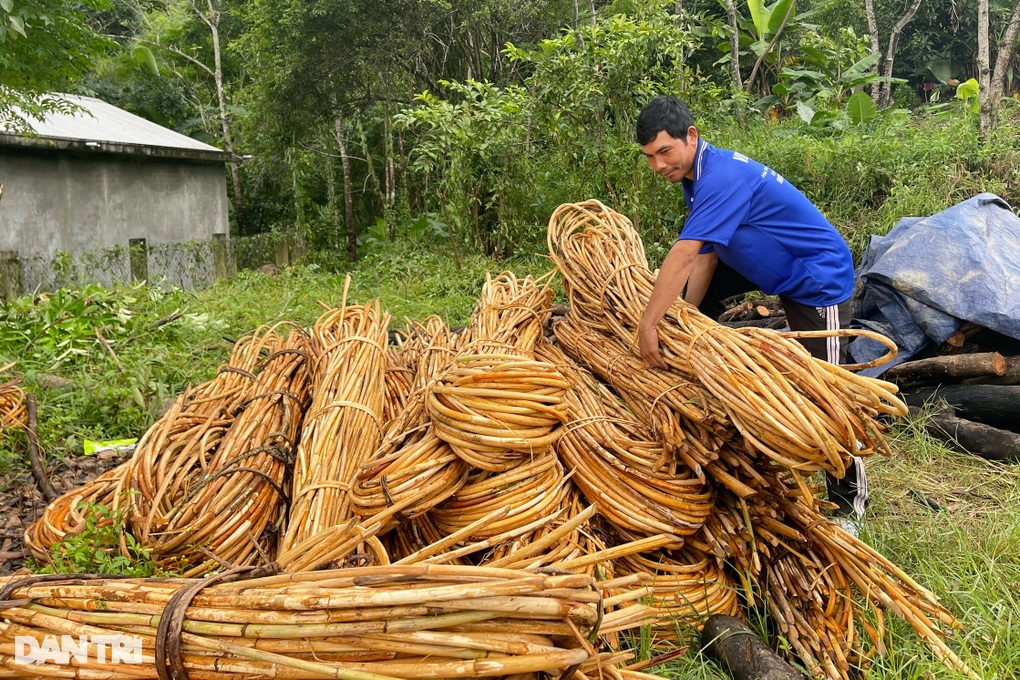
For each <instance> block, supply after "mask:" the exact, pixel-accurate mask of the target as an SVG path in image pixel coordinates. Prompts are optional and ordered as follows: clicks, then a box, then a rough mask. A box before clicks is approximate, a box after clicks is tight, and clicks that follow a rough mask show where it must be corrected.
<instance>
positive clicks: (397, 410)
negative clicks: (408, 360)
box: [383, 347, 414, 429]
mask: <svg viewBox="0 0 1020 680" xmlns="http://www.w3.org/2000/svg"><path fill="white" fill-rule="evenodd" d="M413 379H414V371H413V370H411V368H410V367H409V366H407V365H406V364H405V363H404V360H403V357H402V356H401V355H400V350H398V349H397V348H396V347H387V348H386V377H385V384H386V401H385V403H384V404H383V428H384V429H385V427H386V425H388V424H389V423H391V422H392V421H394V420H396V419H397V418H398V417H400V414H401V413H403V412H404V410H405V409H406V408H407V395H409V394H410V393H411V381H412V380H413Z"/></svg>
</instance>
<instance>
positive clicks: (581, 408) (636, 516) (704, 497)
mask: <svg viewBox="0 0 1020 680" xmlns="http://www.w3.org/2000/svg"><path fill="white" fill-rule="evenodd" d="M536 353H537V356H538V357H539V358H540V359H542V360H543V361H548V362H550V363H552V364H555V365H556V367H557V368H558V369H559V371H560V373H562V374H563V376H564V377H565V378H566V379H567V380H568V381H569V382H570V384H571V385H572V389H571V390H570V391H569V392H568V393H567V394H566V395H565V397H564V400H565V402H566V406H567V422H568V425H567V426H566V428H565V430H566V433H565V434H564V436H563V437H562V438H561V439H560V440H559V441H558V442H557V444H556V450H557V452H558V453H559V455H560V458H561V460H562V461H563V463H564V465H565V466H566V467H567V469H568V470H571V471H572V472H573V473H574V476H573V478H572V479H573V482H574V484H576V485H577V486H578V487H579V488H580V489H581V491H582V492H583V493H584V495H585V496H587V498H588V499H589V500H590V501H591V502H593V503H598V504H599V506H600V508H601V510H600V513H601V514H602V516H603V517H605V518H606V519H607V520H608V521H609V522H611V523H612V524H613V525H614V526H615V527H616V529H617V531H618V532H620V533H621V534H623V535H625V536H632V535H636V536H648V535H652V534H659V533H673V534H676V535H677V536H687V535H690V534H693V533H694V532H695V531H697V530H698V528H699V527H701V525H702V524H703V523H704V521H705V518H706V517H707V516H708V514H709V513H710V512H711V510H712V495H711V493H710V492H709V491H708V490H707V489H706V487H705V484H704V483H703V482H702V481H701V480H699V479H697V478H696V477H694V475H693V474H692V472H691V470H690V468H688V467H687V466H686V465H682V464H681V465H677V464H676V462H669V463H667V464H663V461H664V456H663V447H662V444H661V443H660V442H659V441H658V440H657V439H656V437H655V435H654V433H653V432H651V431H650V430H649V429H648V427H647V426H645V425H644V424H643V423H641V422H640V421H638V420H637V419H636V418H634V416H633V415H632V414H630V413H629V412H628V411H627V410H626V409H625V408H624V407H623V405H622V404H621V403H620V402H619V400H618V399H617V398H616V397H615V395H613V394H612V393H610V392H609V390H607V389H605V387H604V386H602V385H601V384H600V383H598V382H597V381H595V379H594V378H592V376H591V375H590V374H589V373H588V372H587V371H584V369H582V368H580V367H579V366H577V365H576V364H575V363H574V362H573V361H571V360H570V359H569V358H568V357H567V356H566V355H564V354H563V352H561V351H560V350H559V348H558V347H556V346H554V345H553V344H552V343H550V342H548V341H543V342H540V343H539V345H538V347H537V348H536Z"/></svg>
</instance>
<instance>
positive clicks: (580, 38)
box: [571, 0, 584, 50]
mask: <svg viewBox="0 0 1020 680" xmlns="http://www.w3.org/2000/svg"><path fill="white" fill-rule="evenodd" d="M571 26H572V27H573V29H574V35H575V36H577V45H578V47H580V48H581V49H582V50H583V49H584V37H583V36H582V35H581V34H580V33H578V31H577V0H574V17H573V23H572V24H571Z"/></svg>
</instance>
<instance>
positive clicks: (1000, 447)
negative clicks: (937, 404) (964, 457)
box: [910, 408, 1020, 463]
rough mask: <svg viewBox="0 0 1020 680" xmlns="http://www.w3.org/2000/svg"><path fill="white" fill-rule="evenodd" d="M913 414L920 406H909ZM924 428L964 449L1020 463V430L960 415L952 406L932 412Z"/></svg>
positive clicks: (968, 451) (991, 458) (955, 446)
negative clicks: (1002, 427)
mask: <svg viewBox="0 0 1020 680" xmlns="http://www.w3.org/2000/svg"><path fill="white" fill-rule="evenodd" d="M910 412H911V415H914V416H916V415H918V414H919V413H920V410H919V409H917V408H911V409H910ZM924 429H925V430H926V431H927V432H928V434H930V435H931V436H932V437H935V438H936V439H938V440H940V441H944V442H946V443H948V444H951V445H953V447H954V448H957V449H960V450H961V451H963V452H964V453H970V454H973V455H975V456H980V457H982V458H985V459H987V460H995V461H1000V462H1003V463H1020V434H1017V433H1016V432H1010V431H1008V430H1000V429H999V428H997V427H992V426H991V425H984V424H982V423H975V422H974V421H972V420H966V419H964V418H960V417H958V416H957V415H956V414H955V413H954V412H953V409H949V408H947V409H943V410H941V411H937V412H936V413H934V414H932V416H931V418H930V419H929V420H928V421H927V422H926V423H925V426H924Z"/></svg>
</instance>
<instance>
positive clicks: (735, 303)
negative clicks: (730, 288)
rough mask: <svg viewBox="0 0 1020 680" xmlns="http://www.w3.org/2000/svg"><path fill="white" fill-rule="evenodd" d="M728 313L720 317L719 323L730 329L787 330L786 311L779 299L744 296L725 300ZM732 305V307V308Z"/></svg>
mask: <svg viewBox="0 0 1020 680" xmlns="http://www.w3.org/2000/svg"><path fill="white" fill-rule="evenodd" d="M725 303H730V304H727V305H726V307H727V309H726V311H725V312H723V313H722V314H721V315H720V316H719V323H721V324H723V325H724V326H729V327H730V328H746V327H748V326H755V327H757V328H772V329H775V330H781V329H783V328H786V311H785V310H784V309H783V305H782V303H781V302H780V301H779V298H754V299H745V297H744V296H743V295H740V296H737V297H736V298H731V299H729V300H725V301H724V304H725ZM731 305H732V306H731Z"/></svg>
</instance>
